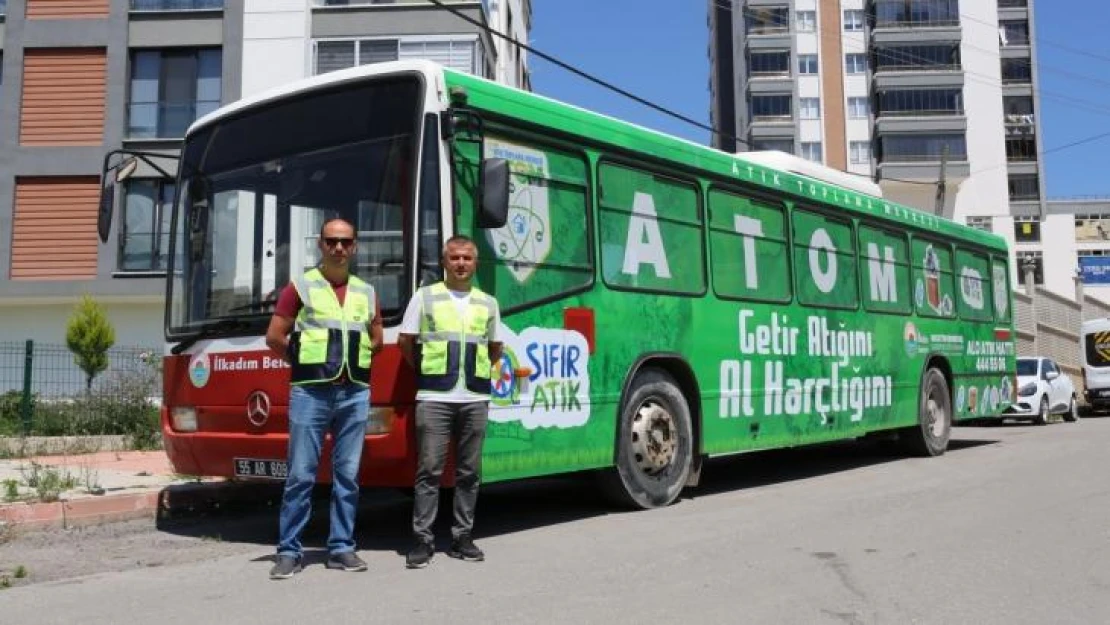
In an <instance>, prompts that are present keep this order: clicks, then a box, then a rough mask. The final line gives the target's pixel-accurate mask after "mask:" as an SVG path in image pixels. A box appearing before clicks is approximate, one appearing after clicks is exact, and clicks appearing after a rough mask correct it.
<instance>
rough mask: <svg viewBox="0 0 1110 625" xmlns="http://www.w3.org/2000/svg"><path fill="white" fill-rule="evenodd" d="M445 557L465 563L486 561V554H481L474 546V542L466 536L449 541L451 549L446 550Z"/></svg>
mask: <svg viewBox="0 0 1110 625" xmlns="http://www.w3.org/2000/svg"><path fill="white" fill-rule="evenodd" d="M447 555H448V556H449V557H452V558H458V559H459V560H466V561H467V562H481V561H482V560H485V559H486V554H484V553H482V550H481V549H479V548H478V545H475V544H474V540H473V539H472V538H470V536H469V535H468V534H464V535H462V536H459V537H458V538H456V539H455V540H453V541H451V548H450V549H448V550H447Z"/></svg>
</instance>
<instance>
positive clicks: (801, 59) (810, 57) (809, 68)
mask: <svg viewBox="0 0 1110 625" xmlns="http://www.w3.org/2000/svg"><path fill="white" fill-rule="evenodd" d="M798 73H799V74H816V73H817V55H816V54H799V55H798Z"/></svg>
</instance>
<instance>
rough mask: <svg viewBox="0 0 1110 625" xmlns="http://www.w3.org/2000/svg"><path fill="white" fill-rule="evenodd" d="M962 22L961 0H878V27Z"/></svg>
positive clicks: (948, 24)
mask: <svg viewBox="0 0 1110 625" xmlns="http://www.w3.org/2000/svg"><path fill="white" fill-rule="evenodd" d="M959 23H960V3H959V0H912V1H911V0H877V1H876V2H875V26H876V27H877V28H914V27H918V26H954V25H956V24H959Z"/></svg>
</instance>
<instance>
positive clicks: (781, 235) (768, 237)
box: [709, 189, 793, 303]
mask: <svg viewBox="0 0 1110 625" xmlns="http://www.w3.org/2000/svg"><path fill="white" fill-rule="evenodd" d="M709 215H710V218H709V256H710V271H711V274H712V276H713V290H714V292H716V293H717V295H718V296H720V297H722V298H724V299H743V300H755V301H765V302H782V303H785V302H789V301H790V299H791V297H792V296H793V292H792V289H791V288H790V285H791V281H790V254H789V253H788V252H787V241H786V213H785V212H784V210H783V208H782V207H781V206H775V205H772V204H769V203H765V202H758V201H756V200H752V199H749V198H746V197H744V196H742V195H738V194H735V193H729V192H726V191H721V190H718V189H712V190H710V192H709Z"/></svg>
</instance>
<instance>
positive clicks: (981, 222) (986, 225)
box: [967, 217, 994, 232]
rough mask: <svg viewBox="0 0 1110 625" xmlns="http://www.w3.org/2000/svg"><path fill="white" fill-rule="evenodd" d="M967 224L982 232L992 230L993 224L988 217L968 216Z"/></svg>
mask: <svg viewBox="0 0 1110 625" xmlns="http://www.w3.org/2000/svg"><path fill="white" fill-rule="evenodd" d="M967 225H968V226H969V227H971V228H975V229H976V230H982V231H983V232H994V226H993V224H992V222H991V218H990V217H968V218H967Z"/></svg>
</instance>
